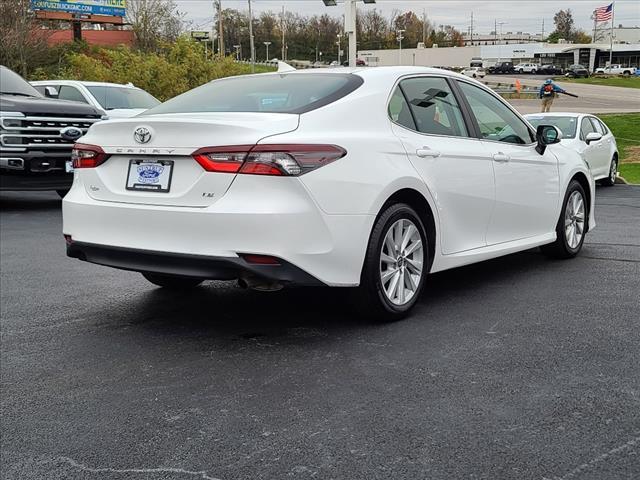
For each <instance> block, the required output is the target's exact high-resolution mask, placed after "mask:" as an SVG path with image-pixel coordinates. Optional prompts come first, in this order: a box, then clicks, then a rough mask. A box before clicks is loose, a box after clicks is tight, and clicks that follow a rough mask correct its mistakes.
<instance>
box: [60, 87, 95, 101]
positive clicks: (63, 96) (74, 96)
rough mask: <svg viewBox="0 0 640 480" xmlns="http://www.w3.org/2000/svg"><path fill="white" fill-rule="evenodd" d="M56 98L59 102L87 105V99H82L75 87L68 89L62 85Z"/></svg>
mask: <svg viewBox="0 0 640 480" xmlns="http://www.w3.org/2000/svg"><path fill="white" fill-rule="evenodd" d="M58 98H59V99H60V100H73V101H74V102H82V103H89V102H87V99H86V98H84V95H82V93H80V90H78V89H77V88H75V87H69V86H68V85H62V86H61V87H60V88H59V89H58Z"/></svg>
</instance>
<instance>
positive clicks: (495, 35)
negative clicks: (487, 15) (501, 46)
mask: <svg viewBox="0 0 640 480" xmlns="http://www.w3.org/2000/svg"><path fill="white" fill-rule="evenodd" d="M493 44H494V45H497V44H498V20H494V21H493Z"/></svg>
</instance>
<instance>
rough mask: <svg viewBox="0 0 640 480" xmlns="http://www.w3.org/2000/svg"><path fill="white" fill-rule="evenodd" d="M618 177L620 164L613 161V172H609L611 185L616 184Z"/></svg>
mask: <svg viewBox="0 0 640 480" xmlns="http://www.w3.org/2000/svg"><path fill="white" fill-rule="evenodd" d="M617 176H618V162H616V161H615V160H611V171H610V172H609V180H611V184H612V185H613V184H614V183H616V177H617Z"/></svg>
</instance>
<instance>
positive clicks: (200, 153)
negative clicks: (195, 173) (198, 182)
mask: <svg viewBox="0 0 640 480" xmlns="http://www.w3.org/2000/svg"><path fill="white" fill-rule="evenodd" d="M251 147H252V145H236V146H233V147H205V148H201V149H200V150H196V151H195V152H194V153H193V158H195V160H196V162H198V163H199V164H200V165H201V166H202V168H204V169H205V170H206V171H207V172H226V173H236V172H238V170H240V167H241V166H242V164H243V162H244V160H245V158H246V157H247V154H248V153H249V151H250V150H251Z"/></svg>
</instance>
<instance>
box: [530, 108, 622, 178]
mask: <svg viewBox="0 0 640 480" xmlns="http://www.w3.org/2000/svg"><path fill="white" fill-rule="evenodd" d="M525 118H526V119H527V120H529V122H530V123H531V124H532V125H533V126H534V127H537V126H538V125H554V126H556V127H558V128H559V129H560V131H561V132H562V140H561V141H560V143H561V144H562V145H564V146H566V147H568V148H570V149H572V150H575V151H576V152H578V153H579V154H580V155H581V156H582V158H584V160H585V161H586V162H587V164H588V165H589V170H590V171H591V175H593V178H594V180H600V183H602V184H603V185H609V186H611V185H613V184H614V183H615V181H616V176H617V174H618V146H617V144H616V139H615V137H614V136H613V134H612V133H611V130H609V128H608V127H607V126H606V125H605V124H604V122H603V121H602V120H600V119H599V118H598V117H595V116H594V115H588V114H584V113H562V112H553V113H535V114H530V115H525Z"/></svg>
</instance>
